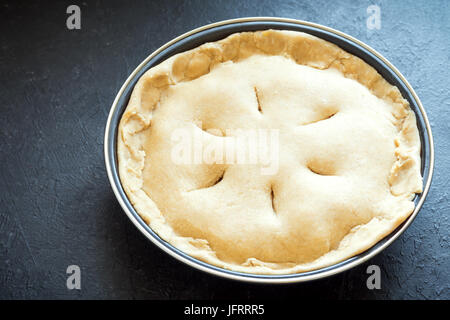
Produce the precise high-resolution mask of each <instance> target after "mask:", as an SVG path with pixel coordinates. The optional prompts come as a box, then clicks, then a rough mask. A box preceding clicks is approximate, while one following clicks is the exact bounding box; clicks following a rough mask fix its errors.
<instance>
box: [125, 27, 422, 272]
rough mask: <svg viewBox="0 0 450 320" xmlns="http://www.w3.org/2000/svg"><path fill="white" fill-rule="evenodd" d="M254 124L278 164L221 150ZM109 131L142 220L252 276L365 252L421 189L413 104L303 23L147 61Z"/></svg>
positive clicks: (205, 257) (187, 248) (185, 247)
mask: <svg viewBox="0 0 450 320" xmlns="http://www.w3.org/2000/svg"><path fill="white" fill-rule="evenodd" d="M249 132H253V133H257V134H260V133H264V134H265V136H266V138H267V139H265V140H264V139H262V140H263V141H266V142H267V143H266V144H264V143H263V144H262V145H261V144H260V145H258V147H256V148H254V149H253V151H254V152H258V151H260V150H261V149H264V148H265V149H270V150H265V151H269V152H268V153H266V154H269V153H270V151H272V154H271V155H268V156H261V154H259V155H257V156H255V157H254V159H253V160H268V159H271V160H273V161H272V162H270V161H266V162H265V163H263V162H260V161H248V162H237V161H234V162H233V161H227V159H225V156H224V154H227V150H228V149H229V148H234V149H233V150H235V149H236V145H234V147H233V146H232V147H227V145H232V144H228V142H227V141H234V140H236V139H235V138H236V137H238V136H239V135H240V134H244V135H247V134H248V133H249ZM272 133H273V135H272ZM186 137H188V138H189V139H191V138H192V137H194V139H191V140H189V139H187V138H186ZM268 137H269V138H270V137H272V138H273V139H272V140H270V139H269V138H268ZM185 138H186V139H187V140H183V139H185ZM180 139H181V140H180ZM233 139H234V140H233ZM259 140H261V139H259ZM180 141H184V142H182V143H181V144H180ZM268 141H273V142H274V143H275V145H276V148H275V149H274V148H266V147H267V144H268V143H269V142H268ZM117 142H118V145H117V155H118V164H119V175H120V179H121V183H122V186H123V188H124V190H125V192H126V194H127V196H128V198H129V200H130V201H131V203H132V204H133V206H134V208H135V209H136V211H137V212H138V213H139V214H140V216H141V217H142V218H143V219H144V220H145V221H146V222H147V223H148V224H149V226H150V227H151V228H152V229H153V230H154V231H155V232H156V233H157V234H158V235H159V236H160V237H161V238H162V239H164V240H165V241H167V242H168V243H170V244H172V245H173V246H175V247H177V248H179V249H180V250H182V251H183V252H185V253H187V254H189V255H191V256H193V257H195V258H197V259H200V260H202V261H205V262H207V263H210V264H212V265H215V266H219V267H223V268H226V269H230V270H235V271H241V272H247V273H259V274H287V273H294V272H304V271H309V270H314V269H318V268H321V267H325V266H329V265H333V264H335V263H337V262H340V261H342V260H344V259H346V258H349V257H352V256H354V255H356V254H358V253H360V252H363V251H365V250H366V249H368V248H370V247H371V246H373V245H374V244H375V243H377V242H378V241H379V240H380V239H382V238H383V237H385V236H386V235H388V234H389V233H391V232H392V231H393V230H394V229H395V228H396V227H397V226H398V225H399V224H400V223H401V222H403V221H404V220H405V219H406V218H407V217H408V216H409V215H410V214H411V213H412V212H413V209H414V203H413V201H412V199H413V197H414V194H415V193H420V192H421V191H422V177H421V174H420V140H419V134H418V129H417V125H416V120H415V115H414V113H413V112H412V111H411V109H410V107H409V105H408V102H407V101H406V100H405V99H404V98H403V97H402V96H401V93H400V92H399V90H398V89H397V88H396V87H395V86H392V85H390V84H389V83H388V82H387V81H386V80H385V79H383V78H382V77H381V76H380V74H378V73H377V72H376V71H375V69H373V68H372V67H371V66H369V65H368V64H366V63H365V62H364V61H363V60H361V59H359V58H357V57H355V56H353V55H351V54H349V53H347V52H346V51H344V50H342V49H340V48H339V47H338V46H336V45H334V44H331V43H329V42H327V41H324V40H322V39H319V38H316V37H314V36H311V35H309V34H305V33H300V32H293V31H275V30H267V31H258V32H243V33H236V34H232V35H231V36H229V37H227V38H225V39H223V40H220V41H217V42H212V43H206V44H204V45H201V46H199V47H197V48H195V49H193V50H190V51H186V52H183V53H180V54H177V55H175V56H173V57H171V58H169V59H167V60H166V61H164V62H162V63H161V64H159V65H157V66H155V67H153V68H151V69H150V70H148V71H147V72H146V73H145V74H144V75H143V76H142V77H141V78H140V79H139V81H138V82H137V84H136V86H135V88H134V91H133V93H132V95H131V98H130V100H129V103H128V106H127V108H126V110H125V112H124V114H123V116H122V119H121V122H120V125H119V134H118V141H117ZM177 143H178V145H177ZM249 145H250V144H249ZM180 146H181V147H186V150H193V149H195V148H196V147H197V148H199V149H198V150H201V149H202V147H203V151H204V150H205V149H208V150H210V151H211V150H213V152H212V153H210V155H211V154H212V158H211V157H210V158H208V159H209V160H211V159H212V160H211V161H204V160H205V159H206V157H205V158H203V156H204V155H205V154H203V156H201V157H200V158H198V157H197V159H195V158H196V157H195V155H194V157H189V156H188V157H185V158H183V159H181V160H183V161H178V160H180V159H179V158H180V157H178V158H177V157H176V156H175V157H174V154H176V152H175V153H174V150H175V149H174V148H176V147H180ZM227 148H228V149H227ZM186 150H185V151H186ZM273 150H275V152H274V151H273ZM222 151H223V152H222ZM180 154H181V153H180ZM249 154H250V152H249ZM177 159H178V160H177ZM274 163H275V165H273V166H272V169H273V170H266V171H264V170H263V169H268V168H269V167H270V166H271V165H272V164H274Z"/></svg>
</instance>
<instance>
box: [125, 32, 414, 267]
mask: <svg viewBox="0 0 450 320" xmlns="http://www.w3.org/2000/svg"><path fill="white" fill-rule="evenodd" d="M253 54H263V55H281V56H285V57H287V58H290V59H291V60H293V61H295V62H296V63H298V64H301V65H305V66H309V67H312V68H316V69H320V70H324V69H328V68H334V69H337V70H339V71H340V72H341V73H342V74H343V75H344V76H345V77H347V78H350V79H354V80H356V81H358V82H359V83H360V84H362V85H364V86H366V87H367V88H368V89H369V90H370V91H371V93H372V94H374V95H375V96H376V97H378V98H380V99H383V100H385V101H386V102H388V103H389V104H390V105H391V106H392V114H393V115H394V117H395V119H396V126H397V128H398V136H397V137H396V139H395V144H396V149H395V154H396V157H397V160H396V161H395V163H394V165H393V167H392V169H391V172H390V176H389V185H390V187H391V192H392V193H393V194H395V195H396V196H400V197H405V198H408V199H410V200H412V198H413V197H414V194H415V193H420V192H422V177H421V175H420V140H419V139H418V129H417V126H416V118H415V114H414V112H413V111H412V110H411V109H410V107H409V104H408V102H407V101H406V100H405V99H404V98H403V97H402V95H401V93H400V91H399V90H398V88H397V87H395V86H393V85H391V84H389V83H388V82H387V81H386V80H385V79H384V78H383V77H382V76H381V75H380V74H379V73H378V72H377V71H376V70H375V69H374V68H373V67H371V66H370V65H368V64H367V63H366V62H364V61H363V60H362V59H360V58H358V57H356V56H354V55H351V54H349V53H347V52H346V51H344V50H342V49H341V48H339V47H338V46H336V45H334V44H332V43H330V42H328V41H325V40H322V39H320V38H317V37H315V36H312V35H309V34H307V33H302V32H297V31H284V30H283V31H278V30H277V31H276V30H265V31H255V32H241V33H235V34H232V35H230V36H228V37H226V38H225V39H223V40H219V41H216V42H211V43H205V44H203V45H201V46H199V47H197V48H194V49H192V50H189V51H185V52H182V53H179V54H177V55H174V56H172V57H170V58H169V59H167V60H165V61H163V62H162V63H160V64H159V65H157V66H155V67H152V68H151V69H149V70H148V71H147V72H145V73H144V75H143V76H142V77H141V78H140V79H139V81H138V82H137V84H136V86H135V88H134V90H133V92H132V95H131V97H130V100H129V102H128V106H127V108H126V110H125V112H124V114H123V115H122V119H121V121H120V124H119V129H118V130H119V131H118V137H117V156H118V169H119V176H120V180H121V183H122V186H123V188H124V191H125V193H126V194H127V196H128V198H129V200H130V202H131V203H132V204H133V206H134V208H135V210H136V211H137V212H138V214H139V215H140V216H141V217H142V219H143V220H144V221H145V222H146V223H147V224H148V225H149V226H150V227H151V228H152V230H154V231H155V232H156V233H157V234H158V235H159V236H160V237H161V238H162V239H163V240H165V241H167V242H168V243H170V244H172V245H173V246H175V247H176V248H178V249H179V250H181V251H183V252H184V253H186V254H188V255H190V256H192V257H194V258H197V259H199V260H201V261H204V262H207V263H209V264H212V265H215V266H217V267H222V268H224V269H228V270H233V271H238V272H244V273H253V274H291V273H300V272H306V271H311V270H316V269H320V268H323V267H327V266H330V265H333V264H336V263H338V262H341V261H343V260H345V259H348V258H350V257H352V256H355V255H357V254H359V253H361V252H364V251H365V250H367V249H369V248H370V247H372V246H373V245H375V244H376V243H377V242H378V241H380V240H381V239H383V238H384V237H385V236H387V235H388V234H390V233H391V232H392V231H393V230H395V228H397V227H398V226H399V225H400V224H401V223H402V222H403V221H404V220H405V219H406V218H407V217H408V216H409V215H410V214H411V213H412V212H413V210H414V205H413V203H412V202H411V204H412V206H411V210H410V211H409V212H404V213H400V214H395V213H393V215H392V216H390V217H374V218H373V219H372V220H371V221H370V222H369V223H367V224H364V225H359V226H356V227H354V228H353V229H352V230H351V231H350V232H349V233H348V234H347V235H346V236H345V237H344V238H343V239H342V240H341V242H340V244H339V246H338V248H337V249H335V250H332V251H329V252H328V253H326V254H325V255H323V256H321V257H320V258H318V259H316V260H314V261H312V262H309V263H305V264H291V263H269V262H263V261H259V260H257V259H254V258H249V259H248V260H247V261H246V262H245V263H244V264H242V265H237V264H231V263H227V262H224V261H222V260H220V259H219V258H217V256H216V254H215V252H214V251H213V250H212V249H211V248H210V247H209V246H208V242H207V241H206V240H204V239H193V238H188V237H181V236H179V235H177V234H176V233H175V232H174V230H173V229H172V228H171V227H170V225H169V224H168V223H166V221H165V218H164V216H163V215H162V214H161V212H160V211H159V209H158V207H157V206H156V204H155V203H154V202H153V201H152V199H150V198H149V197H148V196H147V194H146V193H145V192H144V191H143V190H142V185H143V178H142V170H143V168H144V161H145V152H144V151H143V147H142V143H140V140H139V137H138V134H139V132H142V131H144V130H146V129H147V128H148V127H149V126H150V125H151V121H152V110H154V109H155V108H156V107H157V105H158V103H159V100H160V96H161V93H162V92H163V91H164V90H165V89H166V88H167V87H168V86H172V85H176V84H177V83H180V82H183V81H190V80H194V79H196V78H198V77H201V76H203V75H205V74H207V73H209V72H210V70H212V69H213V67H214V66H215V65H216V64H219V63H223V62H226V61H234V62H237V61H242V60H244V59H246V58H247V57H249V56H251V55H253ZM144 92H145V98H143V96H144ZM404 170H412V171H411V172H412V173H413V175H414V179H413V181H414V182H413V183H410V184H408V185H406V186H405V184H404V183H402V181H401V177H402V174H401V173H402V171H404Z"/></svg>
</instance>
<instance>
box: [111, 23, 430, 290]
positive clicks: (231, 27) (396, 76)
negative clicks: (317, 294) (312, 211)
mask: <svg viewBox="0 0 450 320" xmlns="http://www.w3.org/2000/svg"><path fill="white" fill-rule="evenodd" d="M267 29H283V30H294V31H301V32H305V33H309V34H312V35H314V36H316V37H319V38H322V39H324V40H327V41H329V42H332V43H334V44H336V45H338V46H339V47H341V48H342V49H344V50H346V51H347V52H349V53H351V54H353V55H355V56H358V57H359V58H361V59H363V60H364V61H366V62H367V63H368V64H369V65H371V66H372V67H374V68H375V69H376V70H377V71H378V72H379V73H380V74H381V75H382V76H383V77H384V78H385V79H386V80H387V81H388V82H390V83H391V84H393V85H395V86H397V87H398V88H399V90H400V91H401V93H402V95H403V97H404V98H405V99H407V100H408V101H409V103H410V106H411V109H412V110H413V111H414V112H415V114H416V117H417V126H418V128H419V132H420V139H421V143H422V149H421V159H422V166H421V171H422V176H423V183H424V186H423V192H422V193H421V194H418V195H416V197H415V198H414V202H415V209H414V212H413V213H412V214H411V215H410V216H409V218H408V219H407V220H406V221H404V222H403V223H402V224H401V225H400V226H399V227H398V228H397V229H396V230H394V231H393V232H392V233H391V234H389V235H388V236H386V237H385V238H384V239H382V240H381V241H379V242H378V243H376V244H375V245H374V246H373V247H372V248H370V249H368V250H366V251H365V252H363V253H361V254H359V255H357V256H354V257H352V258H350V259H347V260H345V261H343V262H340V263H337V264H335V265H332V266H329V267H326V268H321V269H318V270H314V271H309V272H303V273H296V274H286V275H257V274H249V273H242V272H235V271H230V270H226V269H222V268H219V267H216V266H213V265H210V264H208V263H205V262H203V261H200V260H197V259H195V258H193V257H191V256H189V255H187V254H185V253H183V252H182V251H180V250H178V249H177V248H175V247H174V246H172V245H171V244H169V243H167V242H165V241H164V240H163V239H161V238H160V237H159V236H158V235H157V234H156V233H155V232H154V231H153V230H152V229H151V228H150V227H149V226H148V225H147V224H146V223H145V222H144V221H143V220H142V219H141V217H140V216H139V214H138V213H137V212H136V211H135V209H134V208H133V206H132V204H131V203H130V201H129V200H128V198H127V196H126V194H125V192H124V190H123V188H122V185H121V182H120V179H119V175H118V169H117V155H116V140H117V128H118V124H119V121H120V118H121V116H122V113H123V112H124V110H125V108H126V106H127V104H128V100H129V98H130V95H131V92H132V90H133V88H134V85H135V84H136V82H137V81H138V79H139V78H140V77H141V75H142V74H143V73H144V72H146V71H147V70H148V69H149V68H151V67H153V66H155V65H157V64H159V63H160V62H162V61H164V60H166V59H167V58H169V57H170V56H172V55H174V54H177V53H180V52H183V51H186V50H189V49H193V48H195V47H197V46H199V45H201V44H203V43H205V42H210V41H217V40H220V39H223V38H225V37H226V36H228V35H230V34H232V33H236V32H242V31H256V30H267ZM104 148H105V150H104V151H105V163H106V170H107V173H108V178H109V181H110V183H111V186H112V189H113V191H114V194H115V195H116V197H117V199H118V201H119V203H120V205H121V206H122V208H123V210H124V211H125V213H126V214H127V215H128V217H129V218H130V220H131V221H132V222H133V223H134V225H135V226H136V227H137V228H138V229H139V230H140V231H141V232H142V233H143V234H144V235H145V236H146V237H147V238H148V239H149V240H151V241H152V242H153V243H154V244H155V245H157V246H158V247H159V248H161V249H162V250H164V251H165V252H167V253H168V254H170V255H171V256H172V257H175V258H176V259H178V260H180V261H182V262H184V263H186V264H187V265H189V266H192V267H195V268H197V269H199V270H202V271H205V272H208V273H210V274H214V275H217V276H221V277H224V278H229V279H234V280H243V281H248V282H261V283H292V282H301V281H309V280H314V279H320V278H324V277H328V276H331V275H335V274H337V273H340V272H342V271H345V270H348V269H350V268H352V267H355V266H357V265H359V264H361V263H363V262H365V261H367V260H369V259H370V258H372V257H373V256H375V255H376V254H378V253H380V252H381V251H382V250H383V249H385V248H386V247H387V246H389V245H390V244H391V243H392V242H393V241H395V240H396V239H397V238H398V237H399V236H400V235H401V234H402V233H403V231H405V229H406V228H408V226H409V225H410V224H411V222H412V221H413V220H414V218H415V217H416V215H417V213H418V212H419V210H420V208H421V207H422V204H423V202H424V200H425V197H426V195H427V193H428V190H429V188H430V184H431V178H432V174H433V166H434V149H433V138H432V134H431V128H430V124H429V122H428V118H427V115H426V113H425V110H424V108H423V106H422V104H421V102H420V100H419V98H418V96H417V94H416V93H415V92H414V90H413V88H412V87H411V85H410V84H409V83H408V81H407V80H406V79H405V77H404V76H403V75H402V74H401V73H400V72H399V71H398V70H397V69H396V68H395V67H394V66H393V65H392V64H391V63H390V62H389V61H388V60H386V58H384V57H383V56H382V55H381V54H379V53H378V52H376V51H375V50H374V49H372V48H371V47H369V46H368V45H366V44H364V43H363V42H361V41H359V40H357V39H355V38H353V37H351V36H349V35H347V34H345V33H342V32H340V31H337V30H334V29H331V28H328V27H325V26H322V25H318V24H315V23H311V22H306V21H300V20H293V19H285V18H273V17H257V18H241V19H233V20H226V21H221V22H217V23H213V24H209V25H206V26H203V27H200V28H197V29H195V30H192V31H189V32H187V33H185V34H183V35H181V36H179V37H177V38H175V39H173V40H172V41H169V42H168V43H166V44H165V45H163V46H162V47H160V48H159V49H157V50H156V51H155V52H153V53H152V54H151V55H150V56H148V57H147V58H146V59H145V60H144V61H143V62H142V63H141V64H140V65H139V66H138V67H137V68H136V69H135V70H134V71H133V73H132V74H131V75H130V76H129V77H128V79H127V80H126V81H125V83H124V84H123V86H122V87H121V89H120V91H119V93H118V94H117V96H116V98H115V100H114V102H113V104H112V107H111V111H110V113H109V117H108V121H107V124H106V130H105V145H104Z"/></svg>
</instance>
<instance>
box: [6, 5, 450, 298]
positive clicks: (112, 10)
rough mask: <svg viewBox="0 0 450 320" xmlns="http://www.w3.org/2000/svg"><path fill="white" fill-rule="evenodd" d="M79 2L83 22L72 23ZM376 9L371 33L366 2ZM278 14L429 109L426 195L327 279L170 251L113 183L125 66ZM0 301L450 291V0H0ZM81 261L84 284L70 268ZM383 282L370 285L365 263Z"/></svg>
mask: <svg viewBox="0 0 450 320" xmlns="http://www.w3.org/2000/svg"><path fill="white" fill-rule="evenodd" d="M69 4H78V5H79V6H80V7H81V12H82V21H81V23H82V29H81V30H74V31H69V30H67V28H66V25H65V22H66V18H67V15H66V13H65V12H66V8H67V6H68V5H69ZM371 4H376V5H378V6H379V7H380V8H381V29H380V30H368V29H367V27H366V19H367V17H368V15H367V13H366V9H367V7H368V6H369V5H371ZM243 16H280V17H288V18H296V19H302V20H308V21H312V22H317V23H320V24H324V25H327V26H330V27H333V28H336V29H338V30H341V31H343V32H345V33H348V34H350V35H352V36H354V37H356V38H358V39H360V40H362V41H364V42H366V43H367V44H369V45H370V46H372V47H373V48H374V49H376V50H377V51H379V52H380V53H381V54H383V55H384V56H385V57H386V58H388V59H389V60H390V61H391V62H392V63H393V64H394V65H395V66H396V67H397V68H398V69H399V70H400V71H401V72H402V73H403V74H404V75H405V76H406V78H407V79H408V80H409V82H410V83H411V85H412V86H413V87H414V88H415V90H416V92H417V93H418V95H419V97H420V98H421V100H422V103H423V105H424V107H425V108H426V110H427V112H428V117H429V119H430V122H431V125H432V129H433V134H434V138H435V149H436V169H435V175H434V180H433V184H432V188H431V191H430V194H429V196H428V198H427V200H426V202H425V205H424V207H423V208H422V210H421V211H420V213H419V215H418V216H417V218H416V220H415V221H414V222H413V224H412V225H411V226H410V227H409V228H408V230H407V231H406V232H405V233H404V234H403V235H402V236H401V237H400V238H399V239H398V240H397V241H396V242H395V243H394V244H392V245H391V246H390V247H389V248H387V249H386V250H385V251H384V252H383V253H381V254H380V255H378V256H377V257H375V258H374V259H372V260H370V261H369V262H368V263H365V264H363V265H361V266H359V267H357V268H355V269H352V270H350V271H347V272H345V273H343V274H340V275H337V276H334V277H332V278H329V279H325V280H319V281H314V282H311V283H303V284H294V285H278V286H267V285H252V284H246V283H238V282H233V281H229V280H223V279H219V278H216V277H213V276H210V275H206V274H204V273H201V272H200V271H196V270H193V269H191V268H189V267H187V266H185V265H183V264H181V263H180V262H178V261H176V260H174V259H173V258H170V257H168V256H167V255H166V254H165V253H163V252H161V251H160V250H159V249H158V248H156V247H155V246H154V245H152V244H151V243H150V242H149V241H147V240H146V239H145V238H144V236H142V235H141V234H140V233H139V232H138V231H137V230H136V228H135V227H134V226H133V225H132V224H131V223H130V222H129V221H128V218H127V217H126V215H125V214H124V213H123V212H122V210H121V208H120V207H119V205H118V203H117V201H116V199H115V197H114V195H113V193H112V191H111V188H110V186H109V183H108V180H107V177H106V172H105V169H104V161H103V132H104V126H105V123H106V118H107V114H108V112H109V108H110V106H111V103H112V101H113V99H114V97H115V95H116V93H117V91H118V90H119V88H120V86H121V85H122V83H123V82H124V80H125V79H126V77H127V76H128V74H129V73H131V72H132V70H133V69H134V68H135V67H136V66H137V65H138V64H139V63H140V62H141V61H142V60H143V59H144V58H145V57H146V56H148V55H149V54H150V53H151V52H152V51H153V50H155V49H156V48H157V47H159V46H160V45H162V44H164V43H165V42H166V41H168V40H170V39H172V38H173V37H175V36H178V35H180V34H182V33H184V32H186V31H188V30H190V29H192V28H195V27H199V26H201V25H204V24H207V23H212V22H216V21H219V20H224V19H229V18H237V17H243ZM0 30H1V32H0V45H1V48H0V77H1V81H0V146H1V149H0V150H1V152H0V163H1V170H0V298H3V299H11V298H32V299H33V298H34V299H36V298H65V299H79V298H124V299H128V298H147V299H157V298H160V299H178V298H185V299H186V298H204V299H208V298H269V299H270V298H281V299H284V298H294V299H298V298H302V297H309V298H314V297H316V298H341V299H352V298H354V299H365V298H378V299H444V298H446V299H449V298H450V281H449V268H450V260H449V219H448V217H449V213H450V204H449V195H450V194H449V189H450V181H449V180H450V114H449V109H450V95H449V93H448V91H449V87H450V80H449V79H450V72H449V64H450V2H449V1H445V0H444V1H360V2H358V1H339V2H338V1H335V2H334V1H333V2H328V1H302V2H300V1H278V2H276V1H133V2H128V1H85V2H81V1H71V2H64V1H60V2H50V1H42V2H37V3H29V2H26V1H14V2H13V1H11V2H4V1H2V2H0ZM72 264H76V265H79V266H80V267H81V281H82V288H81V290H73V291H69V290H68V289H67V288H66V277H67V275H66V268H67V266H68V265H72ZM370 264H377V265H379V266H380V267H381V270H382V289H381V290H372V291H371V290H368V289H367V287H366V279H367V274H366V273H365V270H366V268H367V266H368V265H370Z"/></svg>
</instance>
